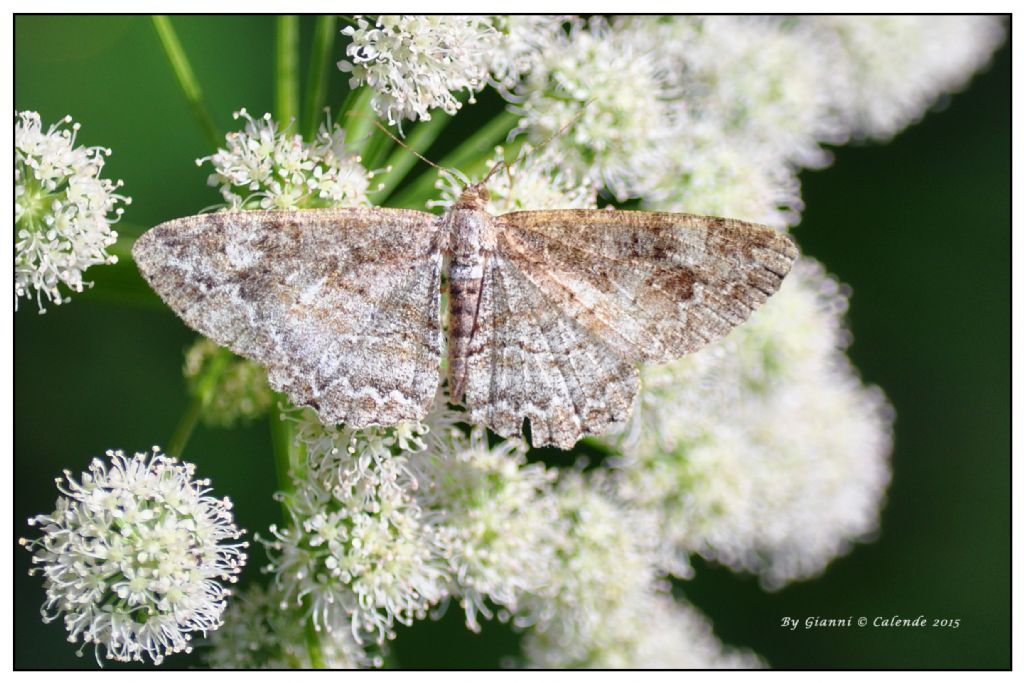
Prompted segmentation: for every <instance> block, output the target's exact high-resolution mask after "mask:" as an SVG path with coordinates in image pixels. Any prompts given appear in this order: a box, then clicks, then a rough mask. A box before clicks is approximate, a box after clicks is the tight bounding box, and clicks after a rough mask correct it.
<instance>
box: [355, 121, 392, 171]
mask: <svg viewBox="0 0 1024 683" xmlns="http://www.w3.org/2000/svg"><path fill="white" fill-rule="evenodd" d="M394 146H395V141H394V140H393V139H392V138H391V136H389V135H387V134H386V133H384V131H382V130H380V129H379V128H377V129H375V130H374V131H373V135H371V136H370V140H369V142H368V143H367V145H366V149H365V150H364V151H363V155H362V156H363V166H365V167H366V168H381V167H382V166H384V157H385V156H386V155H387V153H388V152H390V151H391V148H392V147H394Z"/></svg>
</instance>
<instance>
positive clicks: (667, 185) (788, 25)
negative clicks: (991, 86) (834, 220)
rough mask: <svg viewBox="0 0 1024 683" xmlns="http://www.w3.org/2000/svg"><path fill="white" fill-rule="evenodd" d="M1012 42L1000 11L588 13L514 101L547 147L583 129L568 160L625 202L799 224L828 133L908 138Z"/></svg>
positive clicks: (549, 49) (564, 143)
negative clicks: (929, 111) (803, 177)
mask: <svg viewBox="0 0 1024 683" xmlns="http://www.w3.org/2000/svg"><path fill="white" fill-rule="evenodd" d="M1001 39H1002V28H1001V23H1000V20H999V19H998V18H993V17H980V18H979V17H913V18H903V17H881V18H866V17H832V18H826V19H816V18H808V19H806V20H792V19H778V18H757V17H671V18H656V17H644V18H630V19H617V20H614V21H613V22H611V23H609V22H607V21H606V20H604V19H601V18H596V19H591V20H590V21H589V22H583V21H581V20H575V21H573V22H571V30H570V31H569V33H568V34H564V33H561V34H554V35H553V37H551V38H550V39H549V40H547V41H545V43H544V44H543V46H540V47H538V49H539V50H541V56H540V58H539V59H537V60H536V61H535V63H534V64H533V66H532V67H531V69H530V71H529V74H528V76H526V77H525V78H524V79H522V80H521V82H520V83H519V84H518V85H517V86H516V87H515V88H513V89H512V92H511V94H510V95H509V99H510V102H511V104H510V108H511V110H512V111H514V112H517V113H519V114H520V116H521V122H520V129H521V130H524V131H525V132H526V134H527V135H528V136H529V139H530V140H531V141H532V142H535V143H536V142H539V141H541V140H544V139H547V138H548V137H550V136H551V135H552V134H555V133H556V132H558V131H560V130H561V129H562V128H563V127H567V128H568V130H567V131H566V132H565V133H563V134H561V135H558V136H557V137H556V138H555V140H554V141H553V143H552V146H554V147H555V148H556V150H557V154H555V155H554V156H555V158H557V159H558V160H559V164H560V165H561V166H562V167H564V168H566V169H568V170H571V171H572V172H573V173H574V174H575V175H577V176H579V177H586V178H589V179H591V180H592V181H594V182H596V183H597V184H599V185H601V186H603V187H604V189H605V190H607V191H608V192H609V193H611V195H613V196H614V197H615V198H616V199H618V200H624V199H627V198H630V197H638V198H641V199H643V200H644V202H645V204H646V205H647V206H649V207H651V208H661V209H669V210H684V211H689V212H692V213H708V214H717V215H728V216H730V217H735V218H742V219H746V220H753V221H758V222H762V223H768V224H772V225H778V226H783V225H788V224H792V223H794V222H796V220H798V218H799V214H800V210H801V208H802V205H801V200H800V192H799V183H798V181H797V179H796V172H797V171H798V170H799V168H801V167H805V166H821V165H823V164H825V163H827V162H828V160H829V158H828V156H827V154H826V153H825V152H824V151H823V150H822V149H821V147H820V145H821V144H822V143H839V142H843V141H845V140H846V139H847V138H848V137H850V136H851V135H859V136H864V135H869V136H875V137H885V136H887V135H891V134H892V133H895V132H896V131H897V130H898V129H899V128H900V127H902V126H904V125H906V124H908V123H910V122H912V121H913V120H915V119H917V118H919V117H920V116H921V115H922V114H923V113H924V111H925V109H926V108H927V107H928V106H930V105H931V104H932V103H933V102H934V101H935V100H936V99H937V98H938V97H939V96H940V95H941V94H943V93H945V92H949V91H951V90H955V89H956V88H958V87H960V86H962V85H963V84H964V83H965V82H966V80H967V79H968V78H969V77H970V75H971V74H972V73H973V72H974V71H975V70H976V69H977V68H978V67H979V66H981V65H982V64H984V63H985V62H986V61H987V60H988V58H989V56H990V55H991V53H992V51H993V50H994V49H995V47H996V46H997V45H998V44H999V42H1000V41H1001ZM950 46H953V47H950Z"/></svg>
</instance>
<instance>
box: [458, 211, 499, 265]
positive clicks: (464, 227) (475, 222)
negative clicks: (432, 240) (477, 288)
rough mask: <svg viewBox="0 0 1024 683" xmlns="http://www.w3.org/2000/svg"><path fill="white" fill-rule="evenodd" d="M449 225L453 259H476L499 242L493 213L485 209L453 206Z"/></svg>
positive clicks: (491, 249)
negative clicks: (492, 216)
mask: <svg viewBox="0 0 1024 683" xmlns="http://www.w3.org/2000/svg"><path fill="white" fill-rule="evenodd" d="M448 227H449V231H450V232H449V248H450V249H451V254H452V258H453V261H475V260H476V259H477V258H482V256H483V252H490V251H493V250H494V247H495V245H496V243H497V235H496V234H495V230H494V224H493V222H492V218H491V215H490V214H489V213H487V212H486V211H484V210H483V209H469V208H461V207H458V206H456V207H454V208H452V210H451V213H450V214H449V219H448Z"/></svg>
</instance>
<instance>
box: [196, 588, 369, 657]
mask: <svg viewBox="0 0 1024 683" xmlns="http://www.w3.org/2000/svg"><path fill="white" fill-rule="evenodd" d="M331 618H332V619H334V620H335V621H334V622H333V623H331V625H330V628H328V629H325V631H324V632H322V633H318V634H310V633H309V632H308V631H307V629H306V620H305V619H304V617H303V615H302V614H301V613H300V612H298V611H297V610H294V609H282V608H281V596H280V595H279V594H278V593H277V591H276V590H275V589H274V588H273V587H271V588H269V589H264V588H263V587H262V586H259V585H256V586H253V587H251V588H248V589H246V590H245V591H243V592H242V593H240V594H239V595H236V596H235V597H234V598H233V599H232V601H231V605H230V606H229V607H228V609H227V611H226V612H225V613H224V625H223V626H221V627H220V628H219V629H217V630H216V631H215V632H214V633H213V635H212V636H211V637H210V646H211V649H210V650H209V653H208V654H207V656H206V662H207V664H208V665H209V666H210V668H213V669H312V668H314V667H315V666H316V664H319V665H322V666H324V667H325V668H328V669H368V668H371V667H373V666H380V664H381V662H380V658H379V657H377V658H374V657H371V656H370V655H369V654H368V653H367V652H366V650H365V649H363V647H362V646H361V645H359V643H357V642H356V641H355V639H354V638H353V637H352V632H351V630H350V629H349V626H348V623H347V622H346V621H345V619H344V616H343V615H342V614H341V613H340V612H338V611H336V612H334V613H333V614H332V616H331ZM311 639H315V640H314V642H310V641H311ZM311 647H315V648H316V649H317V650H318V655H319V661H318V662H316V663H314V661H313V657H312V656H311V654H310V649H311Z"/></svg>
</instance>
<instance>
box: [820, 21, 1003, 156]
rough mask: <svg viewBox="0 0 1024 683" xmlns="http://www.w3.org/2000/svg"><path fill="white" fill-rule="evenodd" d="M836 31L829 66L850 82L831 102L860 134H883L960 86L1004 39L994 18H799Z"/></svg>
mask: <svg viewBox="0 0 1024 683" xmlns="http://www.w3.org/2000/svg"><path fill="white" fill-rule="evenodd" d="M801 21H802V22H805V23H807V24H809V25H810V26H811V27H813V30H814V31H815V32H820V33H823V34H825V37H828V38H831V36H829V35H828V34H830V33H834V34H835V36H837V37H838V42H839V50H838V51H833V52H831V53H830V54H831V55H832V57H833V58H832V59H831V60H830V62H831V63H832V65H833V68H834V69H836V70H837V71H838V72H840V73H842V74H843V75H844V76H845V80H846V81H847V87H846V88H843V89H841V90H835V91H833V93H832V94H833V97H834V98H835V103H836V106H837V108H838V110H839V112H840V114H841V115H842V116H843V118H844V119H845V122H846V124H847V125H848V126H849V128H850V131H851V132H852V133H853V134H854V135H855V136H858V137H867V138H875V139H880V140H887V139H889V138H891V137H892V136H893V135H895V134H896V133H898V132H900V131H901V130H902V129H903V128H905V127H906V126H908V125H910V124H911V123H914V122H916V121H917V120H919V119H920V118H921V117H922V116H924V114H925V112H927V110H928V109H929V108H930V107H931V106H932V105H933V104H935V102H936V101H937V100H938V99H939V98H940V97H941V96H942V95H945V94H947V93H952V92H957V91H959V90H960V89H962V88H963V87H964V86H965V85H966V84H967V81H968V80H969V79H970V78H971V76H972V75H974V73H975V71H977V70H978V69H979V68H981V67H982V66H984V65H985V64H986V63H987V62H988V61H989V59H990V58H991V57H992V53H993V52H994V51H995V49H996V48H997V47H998V46H999V45H1000V44H1001V43H1002V42H1003V39H1004V37H1005V29H1004V28H1003V18H1002V17H998V16H852V17H848V16H822V17H807V18H805V19H802V20H801Z"/></svg>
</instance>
